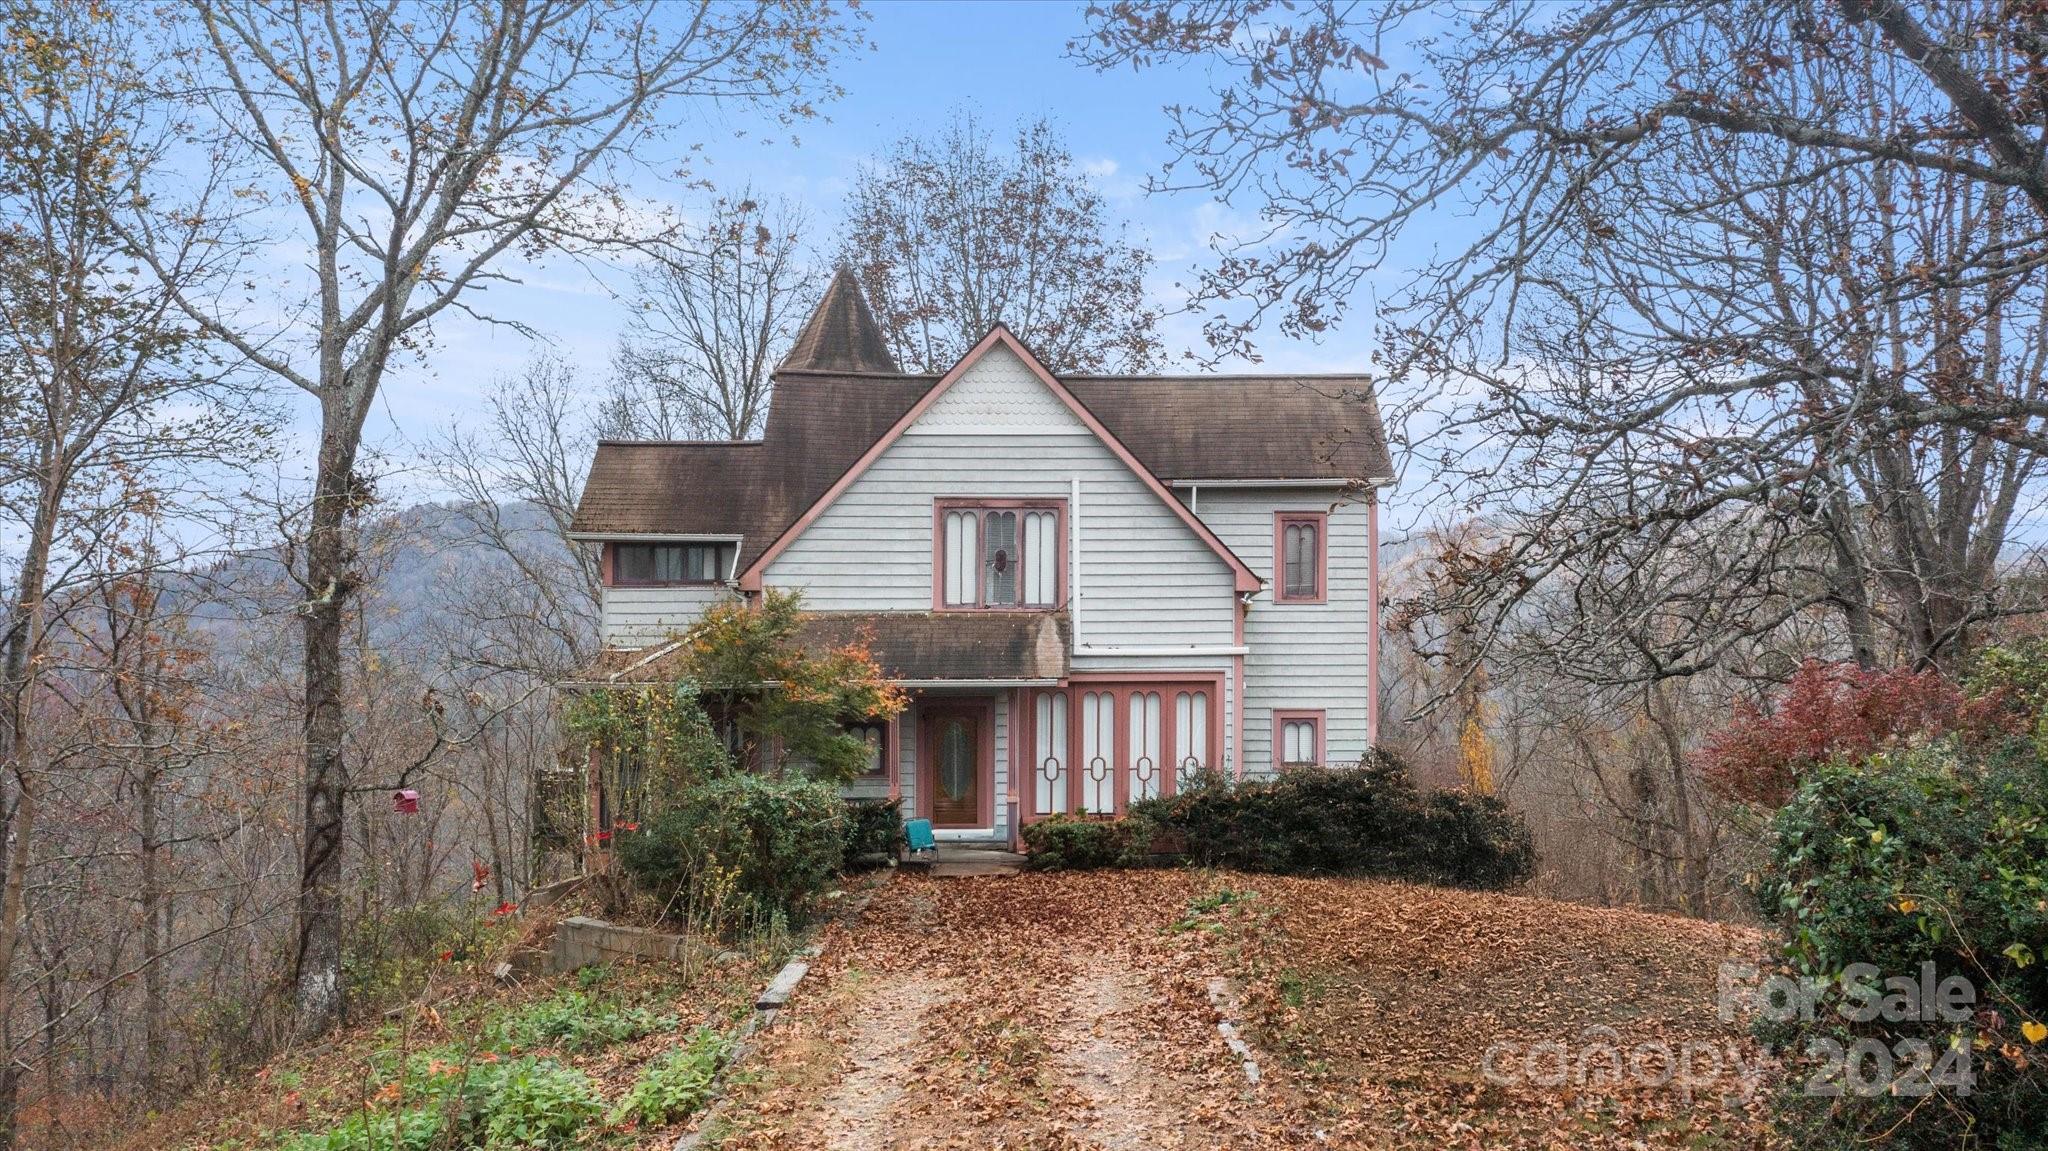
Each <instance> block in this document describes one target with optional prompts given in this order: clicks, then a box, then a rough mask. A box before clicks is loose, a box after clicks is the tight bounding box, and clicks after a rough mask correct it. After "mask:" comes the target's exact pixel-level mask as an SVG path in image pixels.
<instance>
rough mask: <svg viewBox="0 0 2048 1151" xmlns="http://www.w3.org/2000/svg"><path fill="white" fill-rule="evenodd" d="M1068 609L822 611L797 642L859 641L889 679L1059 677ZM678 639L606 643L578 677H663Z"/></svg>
mask: <svg viewBox="0 0 2048 1151" xmlns="http://www.w3.org/2000/svg"><path fill="white" fill-rule="evenodd" d="M1069 627H1070V625H1069V623H1068V621H1067V615H1066V613H1065V612H993V611H987V612H949V613H946V614H944V615H940V614H936V613H933V612H819V613H816V614H813V615H810V616H807V617H805V619H804V622H803V628H802V630H801V631H800V632H799V633H798V644H799V645H800V646H801V647H803V648H805V649H806V650H809V651H812V652H823V651H826V650H829V649H832V648H839V647H845V646H846V645H848V644H851V643H864V644H866V645H867V648H868V651H869V653H870V654H871V655H873V656H874V658H875V662H876V663H877V664H879V665H881V668H882V671H883V673H884V674H886V675H887V676H888V677H889V678H890V679H894V680H915V681H947V680H1058V679H1064V678H1066V675H1067V646H1068V640H1069V638H1070V635H1069V630H1068V629H1069ZM680 664H681V659H680V656H679V648H678V647H677V645H675V644H666V645H660V646H658V647H657V648H656V649H655V650H654V651H653V652H652V653H650V652H648V651H645V650H641V651H627V650H618V649H607V650H605V651H603V652H600V653H598V657H597V659H596V661H595V662H593V663H592V664H591V665H590V666H589V667H587V668H585V669H584V670H583V672H582V674H581V675H579V676H578V677H577V678H578V680H579V681H581V682H585V683H665V682H667V681H669V680H671V679H674V678H676V677H677V674H678V671H679V665H680Z"/></svg>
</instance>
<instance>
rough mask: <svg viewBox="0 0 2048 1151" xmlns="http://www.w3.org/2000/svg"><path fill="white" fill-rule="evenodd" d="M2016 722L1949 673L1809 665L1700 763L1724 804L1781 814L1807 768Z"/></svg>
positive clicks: (1738, 713) (1738, 719) (1743, 710)
mask: <svg viewBox="0 0 2048 1151" xmlns="http://www.w3.org/2000/svg"><path fill="white" fill-rule="evenodd" d="M2010 722H2011V721H2010V717H2008V716H2006V715H2005V714H2004V713H2003V711H2002V710H2001V709H2000V708H1999V707H1998V705H1997V701H1995V700H1970V699H1968V698H1967V697H1965V696H1964V694H1963V691H1962V689H1961V688H1960V687H1958V686H1957V685H1956V684H1955V683H1953V682H1951V681H1950V680H1948V679H1946V678H1944V677H1943V676H1942V675H1941V673H1940V672H1936V671H1921V672H1913V671H1907V670H1905V669H1903V668H1894V669H1891V670H1884V671H1872V670H1867V669H1864V668H1861V667H1858V666H1857V665H1855V664H1853V663H1823V662H1821V661H1819V660H1808V661H1806V662H1805V663H1803V664H1801V665H1800V666H1799V670H1798V671H1796V672H1794V673H1793V675H1792V679H1791V682H1789V683H1787V684H1786V685H1785V689H1784V691H1782V692H1781V693H1779V695H1778V698H1777V700H1776V701H1775V704H1774V705H1773V706H1772V707H1771V709H1770V710H1769V711H1768V712H1767V711H1764V710H1763V709H1761V708H1759V707H1757V706H1756V705H1755V704H1753V703H1750V702H1748V701H1747V700H1745V701H1742V702H1739V703H1737V704H1736V705H1735V718H1734V720H1733V721H1732V722H1731V723H1729V725H1728V726H1727V727H1725V728H1722V729H1721V730H1720V731H1718V732H1716V733H1714V735H1713V736H1711V737H1710V738H1709V739H1708V740H1707V743H1706V746H1705V747H1703V748H1701V749H1700V751H1699V753H1698V755H1697V758H1696V760H1695V762H1696V763H1697V764H1698V766H1699V769H1700V774H1701V775H1703V776H1704V777H1705V778H1706V780H1707V782H1708V784H1709V785H1710V786H1712V787H1713V788H1714V789H1715V790H1716V791H1718V792H1720V793H1721V794H1722V795H1725V796H1727V797H1729V798H1731V799H1735V800H1739V801H1741V802H1743V803H1753V804H1758V805H1761V806H1766V807H1780V806H1783V805H1784V803H1785V801H1786V800H1788V799H1790V798H1791V796H1792V790H1793V788H1795V787H1796V786H1798V779H1799V775H1800V773H1801V772H1802V771H1804V770H1805V769H1807V768H1811V767H1814V766H1817V765H1819V764H1823V763H1826V762H1828V761H1829V760H1832V759H1836V758H1842V759H1858V758H1861V757H1863V756H1867V755H1869V754H1871V753H1872V752H1875V751H1880V750H1883V749H1884V748H1887V747H1892V746H1895V745H1897V744H1900V743H1903V742H1906V741H1909V740H1912V739H1915V738H1919V739H1931V738H1934V737H1936V736H1941V735H1947V734H1949V733H1951V732H1955V733H1961V734H1963V735H1966V736H1970V737H1977V736H1983V735H1990V734H1994V733H1996V732H1999V731H2003V730H2007V729H2008V727H2009V725H2010Z"/></svg>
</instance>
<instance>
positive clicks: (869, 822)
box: [841, 799, 903, 865]
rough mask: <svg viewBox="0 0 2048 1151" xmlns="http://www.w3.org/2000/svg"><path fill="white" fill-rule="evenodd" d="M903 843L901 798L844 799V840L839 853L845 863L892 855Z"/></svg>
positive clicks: (849, 863)
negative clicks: (884, 799)
mask: <svg viewBox="0 0 2048 1151" xmlns="http://www.w3.org/2000/svg"><path fill="white" fill-rule="evenodd" d="M902 845H903V801H902V800H898V799H892V800H888V801H880V800H872V799H855V800H848V801H847V804H846V823H845V842H844V844H843V845H842V847H841V854H842V855H843V856H844V857H845V860H846V862H847V864H848V865H851V864H852V863H853V862H854V861H856V860H859V859H863V858H866V857H869V856H876V855H882V856H893V855H895V854H896V849H897V848H898V847H901V846H902Z"/></svg>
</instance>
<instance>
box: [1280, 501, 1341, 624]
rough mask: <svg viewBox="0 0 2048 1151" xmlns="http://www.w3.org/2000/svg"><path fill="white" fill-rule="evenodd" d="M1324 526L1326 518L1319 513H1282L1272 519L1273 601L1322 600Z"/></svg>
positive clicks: (1324, 592) (1324, 587) (1325, 552)
mask: <svg viewBox="0 0 2048 1151" xmlns="http://www.w3.org/2000/svg"><path fill="white" fill-rule="evenodd" d="M1327 526H1328V517H1327V516H1325V515H1323V514H1322V513H1320V512H1282V513H1280V515H1279V516H1277V517H1276V518H1275V521H1274V531H1273V551H1274V557H1275V558H1274V565H1273V566H1274V568H1275V569H1276V570H1275V571H1274V573H1273V575H1274V582H1275V585H1276V586H1275V587H1274V589H1273V599H1274V601H1275V602H1278V603H1322V602H1324V600H1325V597H1326V595H1327V591H1328V585H1327V583H1326V580H1327V572H1326V571H1325V568H1327V567H1328V563H1327V558H1328V546H1327V540H1325V538H1324V535H1325V529H1326V528H1327Z"/></svg>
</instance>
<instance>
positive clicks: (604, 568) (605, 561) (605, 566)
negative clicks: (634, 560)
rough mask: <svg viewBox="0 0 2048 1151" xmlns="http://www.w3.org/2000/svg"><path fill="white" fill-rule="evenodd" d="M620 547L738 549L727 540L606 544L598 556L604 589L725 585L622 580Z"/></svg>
mask: <svg viewBox="0 0 2048 1151" xmlns="http://www.w3.org/2000/svg"><path fill="white" fill-rule="evenodd" d="M622 547H629V548H634V547H639V548H644V547H657V548H660V547H676V548H687V547H707V548H714V549H715V548H732V549H734V550H738V548H739V545H738V544H736V543H733V542H731V541H729V540H682V541H678V542H676V543H672V544H663V543H651V544H650V543H624V544H622V543H618V542H608V543H606V544H605V545H604V550H603V552H602V553H601V555H600V557H599V563H598V575H599V578H600V579H601V580H602V581H603V583H604V586H606V587H719V586H722V585H723V584H725V582H726V581H725V579H723V578H718V579H623V578H621V577H620V576H619V574H618V570H619V566H618V565H619V561H618V552H619V549H620V548H622ZM726 566H727V567H728V568H730V566H731V565H730V562H729V561H728V563H727V565H726Z"/></svg>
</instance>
